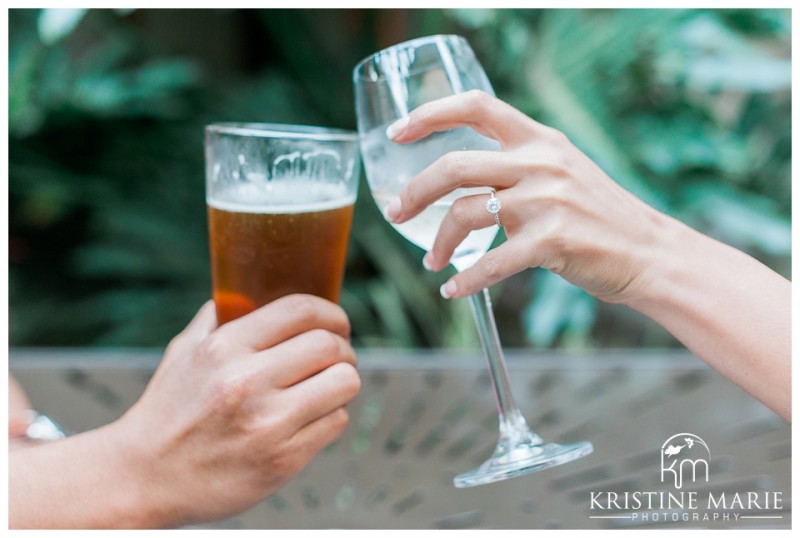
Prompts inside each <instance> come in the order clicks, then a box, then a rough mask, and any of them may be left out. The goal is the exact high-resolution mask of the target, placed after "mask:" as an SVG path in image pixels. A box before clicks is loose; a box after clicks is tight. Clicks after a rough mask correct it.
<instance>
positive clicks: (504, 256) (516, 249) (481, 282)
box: [440, 237, 538, 299]
mask: <svg viewBox="0 0 800 538" xmlns="http://www.w3.org/2000/svg"><path fill="white" fill-rule="evenodd" d="M520 241H522V239H521V238H518V237H514V238H513V239H509V240H508V241H506V242H505V243H503V244H502V245H500V246H499V247H497V248H493V249H492V250H490V251H488V252H487V253H486V254H484V255H483V257H482V258H480V259H479V260H478V261H477V262H476V263H475V265H473V266H472V267H470V268H469V269H465V270H464V271H462V272H460V273H458V274H457V275H455V276H454V277H453V278H451V279H450V280H448V281H447V282H446V283H444V284H442V287H441V289H440V292H441V294H442V297H444V298H445V299H454V298H457V297H466V296H468V295H472V294H473V293H477V292H479V291H480V290H482V289H483V288H488V287H489V286H491V285H492V284H496V283H498V282H500V281H501V280H505V279H506V278H508V277H510V276H512V275H515V274H517V273H519V272H520V271H522V270H524V269H527V268H528V267H536V266H537V265H538V263H537V262H536V259H535V255H536V252H535V249H531V248H530V246H525V245H521V244H520Z"/></svg>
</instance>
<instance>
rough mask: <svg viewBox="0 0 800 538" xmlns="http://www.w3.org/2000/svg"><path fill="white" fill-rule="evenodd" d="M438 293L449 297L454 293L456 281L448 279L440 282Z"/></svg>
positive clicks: (446, 297)
mask: <svg viewBox="0 0 800 538" xmlns="http://www.w3.org/2000/svg"><path fill="white" fill-rule="evenodd" d="M439 293H440V294H441V295H442V297H444V298H445V299H449V298H451V297H452V296H453V295H455V294H456V283H455V281H453V280H448V281H447V282H445V283H444V284H442V287H441V288H439Z"/></svg>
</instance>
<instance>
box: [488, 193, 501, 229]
mask: <svg viewBox="0 0 800 538" xmlns="http://www.w3.org/2000/svg"><path fill="white" fill-rule="evenodd" d="M502 208H503V204H501V203H500V199H499V198H497V197H496V196H495V190H494V189H492V192H491V193H490V194H489V200H487V201H486V211H488V212H489V213H491V214H492V215H493V216H494V221H495V222H496V223H497V226H498V227H499V228H502V227H503V225H502V224H500V210H501V209H502Z"/></svg>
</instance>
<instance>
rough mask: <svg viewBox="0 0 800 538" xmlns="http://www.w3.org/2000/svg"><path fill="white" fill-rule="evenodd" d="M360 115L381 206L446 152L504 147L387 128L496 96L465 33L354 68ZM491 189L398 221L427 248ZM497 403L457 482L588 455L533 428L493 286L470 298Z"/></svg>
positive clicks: (472, 257) (465, 247) (469, 257)
mask: <svg viewBox="0 0 800 538" xmlns="http://www.w3.org/2000/svg"><path fill="white" fill-rule="evenodd" d="M353 83H354V85H355V97H356V113H357V119H358V131H359V138H360V142H361V157H362V159H363V161H364V167H365V170H366V175H367V181H368V182H369V186H370V190H371V191H372V195H373V197H374V199H375V202H376V203H377V205H378V207H380V209H381V210H382V211H383V210H385V208H386V206H387V205H389V203H390V202H392V201H393V200H396V199H397V198H398V197H399V193H400V191H401V190H402V189H403V188H404V187H405V186H406V184H407V183H408V182H409V181H410V180H411V179H413V178H414V177H415V176H416V175H417V174H419V173H420V172H421V171H422V170H424V169H425V168H427V167H428V166H429V165H431V164H432V163H433V162H434V161H436V160H437V159H439V158H440V157H441V156H443V155H444V154H445V153H448V152H450V151H463V150H499V149H500V145H499V144H498V143H497V142H496V141H495V140H492V139H490V138H487V137H484V136H483V135H481V134H479V133H477V132H476V131H474V130H472V129H471V128H469V127H459V128H456V129H451V130H449V131H444V132H440V133H434V134H432V135H430V136H428V137H426V138H424V139H422V140H420V141H418V142H415V143H412V144H403V145H401V144H396V143H394V142H392V141H391V140H389V138H388V137H387V136H386V128H387V127H388V126H389V125H390V124H392V123H393V122H394V121H395V120H397V119H398V118H402V117H404V116H406V115H408V113H409V112H410V111H411V110H413V109H414V108H416V107H417V106H419V105H421V104H423V103H426V102H428V101H432V100H435V99H439V98H442V97H445V96H448V95H453V94H456V93H461V92H465V91H469V90H472V89H479V90H483V91H484V92H486V93H489V94H492V95H494V92H493V90H492V86H491V84H490V83H489V79H488V78H487V77H486V74H485V73H484V71H483V68H482V67H481V65H480V63H479V62H478V61H477V59H476V58H475V55H474V53H473V52H472V49H471V48H470V46H469V43H467V41H466V40H465V39H464V38H463V37H459V36H453V35H436V36H429V37H423V38H419V39H414V40H411V41H407V42H404V43H400V44H398V45H395V46H393V47H389V48H387V49H384V50H382V51H379V52H377V53H375V54H373V55H371V56H369V57H367V58H366V59H364V60H363V61H361V62H360V63H359V64H358V65H357V66H356V67H355V69H354V71H353ZM489 192H490V189H488V188H459V189H456V190H455V191H453V192H451V193H450V194H448V195H446V196H444V197H443V198H441V199H440V200H438V201H437V202H435V203H434V204H432V205H430V206H428V207H427V208H426V209H425V210H424V211H423V212H422V213H420V214H419V215H418V216H416V217H415V218H413V219H411V220H409V221H407V222H404V223H402V224H393V226H394V227H395V228H396V229H397V231H398V232H400V233H401V234H402V235H403V236H404V237H405V238H406V239H408V240H409V241H411V242H412V243H414V244H416V245H417V246H420V247H422V248H423V249H425V250H426V251H429V250H430V249H431V248H432V247H433V241H434V239H435V237H436V232H437V230H438V229H439V225H440V224H441V222H442V219H444V216H445V214H446V213H447V211H448V210H449V208H450V206H451V205H452V203H453V201H454V200H456V199H457V198H460V197H461V196H465V195H471V194H477V193H486V194H487V199H488V195H489ZM497 231H498V227H497V226H491V227H489V228H484V229H481V230H475V231H472V232H471V233H470V234H469V236H467V238H466V239H465V240H464V241H463V242H462V243H461V244H460V245H459V246H458V248H456V250H455V252H454V254H453V257H452V258H451V260H450V263H451V264H452V265H453V266H454V267H455V268H456V269H457V270H459V271H463V270H464V269H467V268H468V267H471V266H472V265H473V264H474V263H475V262H476V261H477V260H478V259H480V257H481V256H483V255H484V254H485V253H486V251H487V250H488V249H489V247H490V246H491V244H492V241H493V240H494V238H495V235H496V234H497ZM469 301H470V306H471V308H472V313H473V315H474V317H475V323H476V325H477V327H478V333H479V335H480V340H481V345H482V347H483V351H484V353H485V355H486V361H487V363H488V367H489V374H490V378H491V382H492V387H493V389H494V393H495V400H496V402H497V411H498V415H499V429H500V436H499V440H498V442H497V446H496V447H495V450H494V453H493V454H492V455H491V457H490V458H489V459H488V460H486V462H485V463H483V464H482V465H480V466H479V467H477V468H475V469H473V470H471V471H468V472H466V473H463V474H459V475H457V476H456V477H455V478H454V480H453V483H454V485H455V486H456V487H459V488H462V487H470V486H478V485H481V484H488V483H491V482H496V481H498V480H504V479H506V478H511V477H515V476H520V475H523V474H527V473H531V472H534V471H539V470H542V469H546V468H548V467H552V466H555V465H560V464H562V463H566V462H569V461H572V460H575V459H577V458H580V457H582V456H586V455H587V454H590V453H591V452H592V450H593V448H592V444H591V443H589V442H579V443H574V444H565V445H559V444H556V443H546V442H544V441H543V440H542V438H541V437H539V436H538V435H536V434H535V433H534V432H533V431H531V430H530V428H529V427H528V425H527V424H526V422H525V419H524V418H523V416H522V413H521V412H520V410H519V408H518V407H517V405H516V404H515V403H514V397H513V395H512V393H511V384H510V382H509V378H508V372H507V370H506V366H505V359H504V358H503V351H502V348H501V346H500V339H499V337H498V334H497V326H496V324H495V321H494V315H493V314H492V306H491V301H490V299H489V291H488V290H486V289H484V290H483V291H482V292H480V293H476V294H475V295H472V296H470V298H469Z"/></svg>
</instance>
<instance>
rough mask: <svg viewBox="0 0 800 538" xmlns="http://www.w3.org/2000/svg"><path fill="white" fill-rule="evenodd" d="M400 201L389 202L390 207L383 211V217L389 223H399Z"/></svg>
mask: <svg viewBox="0 0 800 538" xmlns="http://www.w3.org/2000/svg"><path fill="white" fill-rule="evenodd" d="M400 210H401V205H400V199H399V198H398V199H396V200H392V201H391V202H389V205H387V206H386V209H384V210H383V216H384V217H385V218H386V220H388V221H389V222H397V219H398V218H399V217H400Z"/></svg>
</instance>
